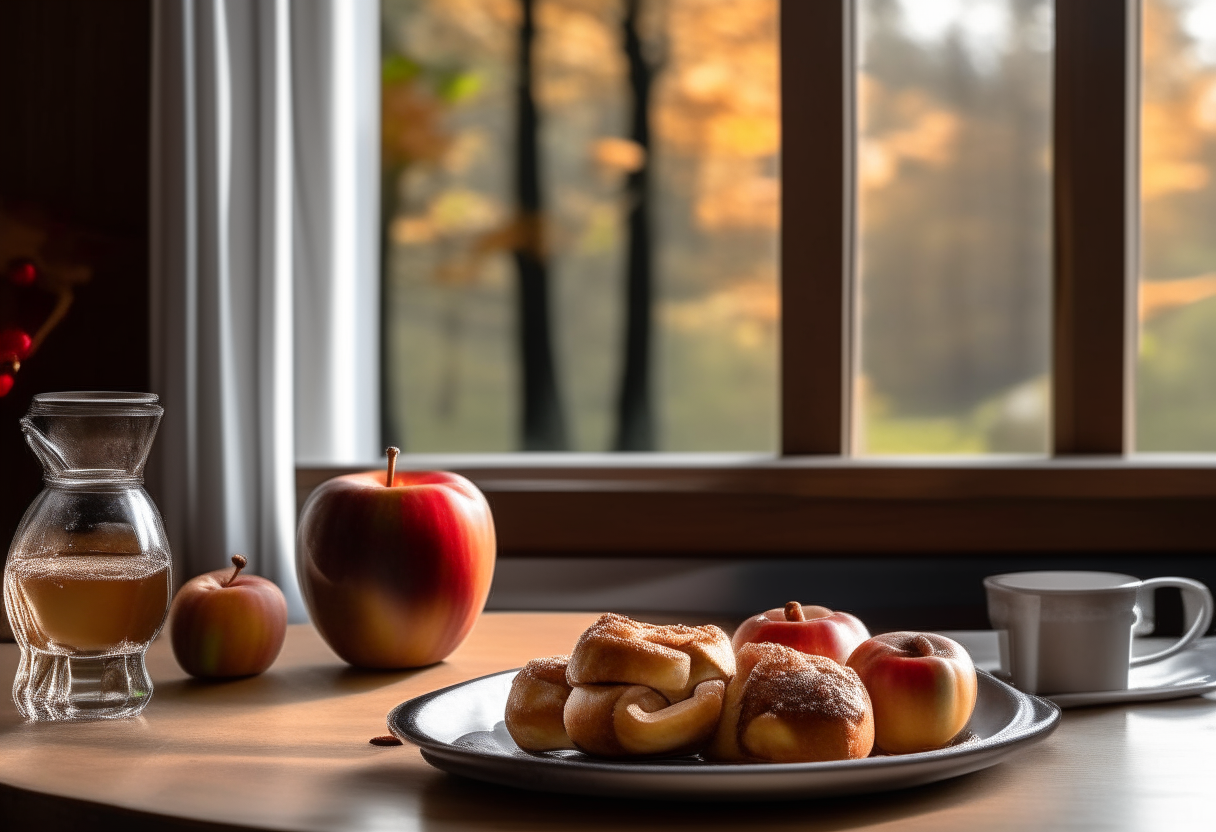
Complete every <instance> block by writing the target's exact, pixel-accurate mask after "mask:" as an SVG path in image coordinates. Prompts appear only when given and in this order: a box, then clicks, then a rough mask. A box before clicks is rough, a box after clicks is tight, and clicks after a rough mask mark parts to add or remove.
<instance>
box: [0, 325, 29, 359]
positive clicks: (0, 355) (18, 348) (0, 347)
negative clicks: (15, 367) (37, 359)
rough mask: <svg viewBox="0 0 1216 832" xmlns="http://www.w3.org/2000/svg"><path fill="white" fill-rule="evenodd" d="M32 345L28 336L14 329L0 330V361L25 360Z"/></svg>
mask: <svg viewBox="0 0 1216 832" xmlns="http://www.w3.org/2000/svg"><path fill="white" fill-rule="evenodd" d="M32 344H33V341H32V340H31V339H30V336H29V335H27V334H25V333H24V332H22V331H21V330H19V329H17V328H15V327H13V328H9V329H5V330H0V361H4V360H6V359H9V358H16V359H18V360H21V359H23V358H25V357H26V356H27V355H29V352H30V346H31V345H32Z"/></svg>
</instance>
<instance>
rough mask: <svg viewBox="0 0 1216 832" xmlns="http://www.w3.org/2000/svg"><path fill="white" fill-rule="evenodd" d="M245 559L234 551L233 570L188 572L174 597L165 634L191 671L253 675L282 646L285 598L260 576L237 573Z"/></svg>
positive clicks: (271, 660)
mask: <svg viewBox="0 0 1216 832" xmlns="http://www.w3.org/2000/svg"><path fill="white" fill-rule="evenodd" d="M247 563H248V560H246V558H245V557H244V556H243V555H233V556H232V565H233V566H235V567H236V568H235V569H234V570H233V571H231V572H229V571H228V570H227V569H219V570H216V571H215V572H208V573H206V574H204V575H199V576H198V577H196V578H191V579H190V580H189V581H186V583H185V584H183V585H182V588H181V589H179V590H178V591H177V595H176V596H174V598H173V606H172V607H171V608H170V609H169V639H170V642H171V643H172V645H173V655H174V656H175V657H176V658H177V663H178V664H180V665H181V666H182V669H183V670H185V671H186V672H187V673H189V674H190V675H191V676H199V677H202V678H213V679H218V678H228V677H233V676H253V675H254V674H257V673H261V672H262V671H263V670H265V669H266V668H268V667H270V665H272V664H274V660H275V659H276V658H278V655H279V651H280V650H281V649H282V648H283V637H284V636H285V635H286V634H287V600H286V599H285V598H284V597H283V592H282V590H280V589H279V588H278V587H277V586H275V585H274V584H273V583H272V582H270V581H268V580H266V579H265V578H259V577H258V576H257V575H242V574H241V570H242V569H244V568H245V565H246V564H247Z"/></svg>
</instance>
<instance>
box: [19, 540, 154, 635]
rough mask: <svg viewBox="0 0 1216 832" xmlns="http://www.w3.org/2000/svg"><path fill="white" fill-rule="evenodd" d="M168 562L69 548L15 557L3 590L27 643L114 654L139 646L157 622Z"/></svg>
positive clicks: (150, 633)
mask: <svg viewBox="0 0 1216 832" xmlns="http://www.w3.org/2000/svg"><path fill="white" fill-rule="evenodd" d="M168 570H169V567H168V564H167V563H166V562H163V561H160V562H158V561H156V560H153V559H150V558H147V557H141V556H133V555H116V554H111V553H105V552H79V551H76V552H72V553H70V554H68V553H64V554H60V555H55V556H51V557H40V558H33V559H30V560H27V561H24V562H21V563H18V564H16V568H15V569H14V570H13V574H12V575H11V576H10V591H12V590H15V591H16V592H15V594H16V598H15V600H16V601H17V604H16V607H17V610H18V614H19V615H21V617H22V618H23V619H24V623H25V634H26V637H27V639H28V640H29V644H30V647H32V648H33V649H35V650H40V651H44V652H47V653H57V654H61V655H82V654H83V655H92V656H105V655H116V654H122V653H130V652H132V651H134V650H139V649H142V648H144V647H145V646H146V645H147V644H148V642H150V641H151V640H152V638H153V637H154V636H155V635H156V632H157V630H159V629H160V625H161V622H162V621H163V620H164V616H165V610H166V608H167V607H168V602H169V571H168Z"/></svg>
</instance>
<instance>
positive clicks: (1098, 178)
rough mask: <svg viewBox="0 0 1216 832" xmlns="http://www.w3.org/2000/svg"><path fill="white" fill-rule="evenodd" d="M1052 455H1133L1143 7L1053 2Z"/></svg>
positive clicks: (1089, 0)
mask: <svg viewBox="0 0 1216 832" xmlns="http://www.w3.org/2000/svg"><path fill="white" fill-rule="evenodd" d="M1055 20H1056V47H1055V110H1054V113H1055V126H1054V160H1053V169H1054V203H1055V204H1054V208H1055V212H1054V233H1055V239H1054V246H1055V275H1054V280H1055V308H1054V326H1055V332H1054V335H1055V339H1054V351H1055V353H1054V376H1053V385H1054V389H1053V393H1054V403H1053V405H1054V428H1055V439H1054V449H1055V453H1056V454H1057V455H1066V454H1121V453H1124V452H1126V451H1127V450H1129V448H1130V436H1131V413H1132V410H1131V392H1132V384H1131V367H1132V366H1133V365H1132V361H1133V359H1134V348H1135V343H1136V328H1135V321H1134V317H1133V316H1134V312H1135V308H1136V306H1135V302H1134V300H1135V291H1136V280H1137V272H1138V254H1137V252H1138V234H1139V229H1138V225H1139V222H1138V212H1139V183H1138V166H1139V133H1138V120H1139V38H1140V0H1057V2H1056V14H1055Z"/></svg>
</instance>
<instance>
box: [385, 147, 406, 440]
mask: <svg viewBox="0 0 1216 832" xmlns="http://www.w3.org/2000/svg"><path fill="white" fill-rule="evenodd" d="M400 176H401V168H399V167H397V166H396V165H390V166H389V167H388V168H387V169H386V170H382V171H381V174H380V241H379V242H380V444H382V445H385V446H387V445H396V446H398V447H400V448H403V449H405V450H409V446H408V445H407V444H406V435H405V414H404V413H402V412H400V411H399V410H398V409H396V408H394V407H393V403H394V398H393V396H391V395H390V391H391V390H393V389H394V387H395V385H394V384H393V381H392V379H391V378H390V375H389V367H390V364H391V360H392V359H391V356H390V355H389V345H390V343H391V340H392V339H391V338H390V337H389V332H390V329H389V328H390V327H391V326H392V325H393V324H392V314H391V311H390V308H389V303H390V300H391V292H390V291H389V281H391V280H392V277H393V275H392V269H393V240H392V226H393V218H394V217H395V216H396V215H397V209H398V207H399V206H398V204H397V182H398V179H399V178H400Z"/></svg>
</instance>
